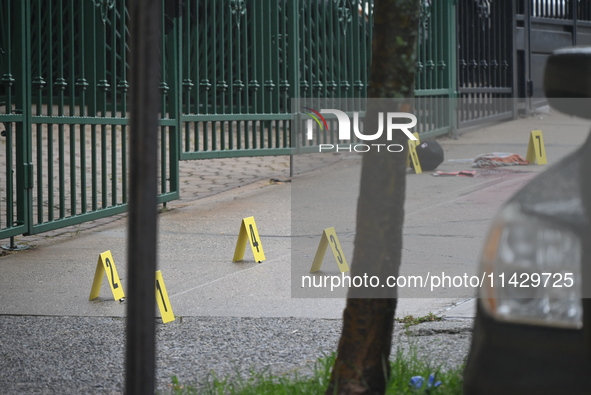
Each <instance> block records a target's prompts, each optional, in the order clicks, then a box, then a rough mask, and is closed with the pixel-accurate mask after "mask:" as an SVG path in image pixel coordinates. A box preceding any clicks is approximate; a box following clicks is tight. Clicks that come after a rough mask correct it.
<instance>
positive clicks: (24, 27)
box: [14, 0, 33, 234]
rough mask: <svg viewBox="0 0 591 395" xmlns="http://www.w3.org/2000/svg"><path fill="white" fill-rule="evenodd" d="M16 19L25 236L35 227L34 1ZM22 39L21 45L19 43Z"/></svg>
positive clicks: (19, 182) (19, 184) (20, 218)
mask: <svg viewBox="0 0 591 395" xmlns="http://www.w3.org/2000/svg"><path fill="white" fill-rule="evenodd" d="M18 4H19V5H18V7H17V9H16V10H15V11H16V15H15V16H16V18H15V20H17V21H20V23H19V24H18V25H17V26H18V34H17V37H16V43H15V44H16V45H15V46H14V50H15V53H16V59H17V64H18V65H19V67H16V68H15V77H16V78H15V80H16V106H17V107H16V108H15V112H16V113H20V115H21V117H22V121H21V122H17V124H16V158H15V159H16V162H15V163H16V198H17V222H18V224H19V225H20V224H23V225H25V234H27V233H28V232H29V231H30V230H31V228H32V225H33V224H32V220H33V207H32V201H33V199H32V197H33V194H32V192H33V189H32V188H33V163H32V158H31V157H32V148H31V144H30V141H31V121H32V118H31V92H30V90H31V86H32V80H31V67H30V62H29V59H31V36H30V31H31V26H30V23H31V21H30V15H31V12H30V9H31V7H30V0H22V1H20V2H18ZM19 39H20V42H19Z"/></svg>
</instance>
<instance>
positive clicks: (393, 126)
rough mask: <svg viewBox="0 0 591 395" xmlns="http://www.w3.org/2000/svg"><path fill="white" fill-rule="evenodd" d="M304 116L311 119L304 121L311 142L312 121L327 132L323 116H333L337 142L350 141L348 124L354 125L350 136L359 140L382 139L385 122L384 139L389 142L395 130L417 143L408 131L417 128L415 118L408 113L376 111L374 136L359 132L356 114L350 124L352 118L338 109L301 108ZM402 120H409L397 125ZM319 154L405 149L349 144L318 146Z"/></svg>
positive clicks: (394, 145) (312, 132) (380, 145)
mask: <svg viewBox="0 0 591 395" xmlns="http://www.w3.org/2000/svg"><path fill="white" fill-rule="evenodd" d="M303 109H304V110H305V111H304V113H305V114H307V115H308V116H309V117H310V119H308V120H307V121H306V137H307V139H308V140H313V139H314V122H316V124H317V125H318V128H319V129H320V130H321V131H328V122H327V121H326V118H325V117H324V116H323V115H322V114H332V115H333V116H335V117H336V120H337V124H338V140H351V125H353V134H354V135H355V137H356V138H357V139H359V140H360V141H364V142H365V141H374V140H377V139H378V138H380V137H381V136H382V134H383V133H384V123H385V124H386V127H385V130H386V139H387V140H388V141H391V140H392V135H393V132H394V131H395V130H400V131H402V132H403V133H404V134H406V136H408V138H409V139H410V140H417V138H416V137H415V136H414V135H413V134H412V132H411V131H410V129H412V128H413V127H415V126H416V124H417V117H415V116H414V115H413V114H411V113H408V112H386V113H383V112H379V113H378V131H377V132H375V133H373V134H365V133H362V132H361V130H360V128H359V112H358V111H355V112H353V122H351V118H349V116H348V115H347V113H345V112H344V111H341V110H335V109H321V110H320V111H316V110H314V109H313V108H310V107H304V108H303ZM402 119H408V120H410V122H406V123H399V122H400V121H401V120H402ZM318 150H319V151H318V152H329V151H330V152H340V151H348V152H368V151H370V150H376V151H377V152H380V151H381V150H382V151H387V152H402V151H403V150H404V146H403V145H401V144H365V143H355V144H353V143H352V144H350V145H348V146H347V145H342V144H341V145H339V144H319V146H318Z"/></svg>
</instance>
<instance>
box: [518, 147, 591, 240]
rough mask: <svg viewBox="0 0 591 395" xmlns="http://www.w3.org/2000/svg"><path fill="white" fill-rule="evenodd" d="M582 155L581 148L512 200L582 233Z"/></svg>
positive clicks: (529, 184)
mask: <svg viewBox="0 0 591 395" xmlns="http://www.w3.org/2000/svg"><path fill="white" fill-rule="evenodd" d="M582 157H583V150H582V148H579V149H578V150H577V151H575V152H574V153H572V154H570V155H568V156H567V157H565V158H564V159H562V160H561V161H560V162H558V163H557V164H555V165H553V166H552V167H550V168H549V169H548V170H546V171H544V172H543V173H542V174H540V175H539V176H537V177H536V178H535V179H533V180H532V181H531V182H529V183H528V184H527V185H526V186H525V187H523V188H522V189H521V190H520V191H519V192H517V193H516V194H515V195H514V196H513V197H512V198H511V199H510V200H509V203H516V204H518V205H519V206H520V207H521V210H522V212H524V213H526V214H530V215H535V216H538V217H544V218H547V219H549V220H551V221H554V222H559V223H561V224H562V225H564V226H567V227H570V228H573V230H574V231H576V232H578V233H581V232H582V231H583V230H584V229H585V227H586V226H587V218H586V215H585V211H584V208H583V202H582V198H581V183H580V180H581V162H582Z"/></svg>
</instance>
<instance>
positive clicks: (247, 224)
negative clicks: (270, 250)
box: [232, 217, 266, 263]
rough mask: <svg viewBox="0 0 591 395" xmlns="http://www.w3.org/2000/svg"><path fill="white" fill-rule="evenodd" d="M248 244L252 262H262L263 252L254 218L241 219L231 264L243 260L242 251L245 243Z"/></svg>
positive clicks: (244, 248)
mask: <svg viewBox="0 0 591 395" xmlns="http://www.w3.org/2000/svg"><path fill="white" fill-rule="evenodd" d="M247 240H248V241H249V242H250V247H251V249H252V254H253V255H254V260H255V261H257V262H259V263H260V262H262V261H264V260H265V259H266V258H265V251H263V244H262V243H261V239H260V237H259V231H258V229H257V224H256V222H255V221H254V217H248V218H243V219H242V223H241V224H240V232H239V233H238V241H237V242H236V249H235V250H234V258H233V259H232V262H236V261H241V260H243V259H244V251H245V250H246V241H247Z"/></svg>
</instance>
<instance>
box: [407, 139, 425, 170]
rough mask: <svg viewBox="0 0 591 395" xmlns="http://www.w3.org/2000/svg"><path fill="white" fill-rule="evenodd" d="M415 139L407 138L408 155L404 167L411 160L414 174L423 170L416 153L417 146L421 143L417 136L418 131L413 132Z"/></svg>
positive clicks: (408, 165)
mask: <svg viewBox="0 0 591 395" xmlns="http://www.w3.org/2000/svg"><path fill="white" fill-rule="evenodd" d="M412 135H413V136H415V137H416V138H417V139H416V140H408V157H407V159H406V167H410V162H411V160H412V164H413V167H414V169H415V174H419V173H422V172H423V169H421V162H420V161H419V156H418V155H417V146H418V145H420V144H421V140H420V138H419V134H418V133H413V134H412Z"/></svg>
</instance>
